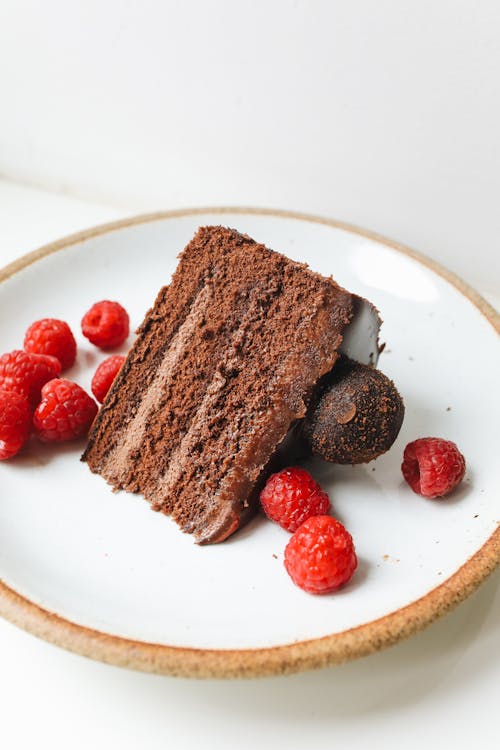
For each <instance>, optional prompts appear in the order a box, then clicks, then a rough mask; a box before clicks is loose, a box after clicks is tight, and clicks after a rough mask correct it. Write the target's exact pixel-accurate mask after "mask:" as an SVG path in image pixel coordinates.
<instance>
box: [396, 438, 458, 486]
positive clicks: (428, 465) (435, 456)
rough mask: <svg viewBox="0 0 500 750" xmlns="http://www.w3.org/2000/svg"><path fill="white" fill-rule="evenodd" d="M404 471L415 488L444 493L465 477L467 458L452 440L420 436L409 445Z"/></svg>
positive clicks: (404, 460) (406, 449)
mask: <svg viewBox="0 0 500 750" xmlns="http://www.w3.org/2000/svg"><path fill="white" fill-rule="evenodd" d="M401 471H402V472H403V476H404V478H405V479H406V481H407V482H408V484H409V485H410V487H411V488H412V490H413V492H416V493H417V494H418V495H423V496H424V497H430V498H435V497H443V495H447V494H448V493H450V492H451V491H452V490H453V489H454V488H455V487H456V486H457V485H458V484H460V482H461V481H462V479H463V478H464V474H465V459H464V457H463V456H462V454H461V453H460V451H459V450H458V448H457V446H456V445H455V443H452V442H451V441H450V440H443V439H442V438H432V437H426V438H420V439H419V440H414V441H413V443H408V445H407V446H406V448H405V451H404V456H403V463H402V464H401Z"/></svg>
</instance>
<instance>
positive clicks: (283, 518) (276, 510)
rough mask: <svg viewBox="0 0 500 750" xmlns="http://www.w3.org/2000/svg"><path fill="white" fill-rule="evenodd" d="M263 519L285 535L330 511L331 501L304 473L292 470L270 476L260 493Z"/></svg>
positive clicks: (309, 476) (303, 471) (301, 470)
mask: <svg viewBox="0 0 500 750" xmlns="http://www.w3.org/2000/svg"><path fill="white" fill-rule="evenodd" d="M260 502H261V505H262V507H263V509H264V512H265V513H266V515H267V516H268V517H269V518H270V519H271V520H272V521H276V523H279V525H280V526H282V527H283V528H284V529H286V530H287V531H295V530H296V529H298V528H299V526H300V524H301V523H303V522H304V521H305V520H306V519H307V518H310V516H319V515H325V514H326V513H328V512H329V511H330V507H331V506H330V500H329V499H328V495H327V494H326V492H323V490H322V489H321V487H320V486H319V484H318V483H317V482H315V481H314V479H313V478H312V476H311V475H310V474H309V472H307V471H306V470H305V469H300V468H299V467H298V466H292V467H290V468H287V469H282V471H279V472H278V473H277V474H273V475H272V476H270V477H269V479H268V480H267V483H266V486H265V487H264V489H263V490H262V492H261V493H260Z"/></svg>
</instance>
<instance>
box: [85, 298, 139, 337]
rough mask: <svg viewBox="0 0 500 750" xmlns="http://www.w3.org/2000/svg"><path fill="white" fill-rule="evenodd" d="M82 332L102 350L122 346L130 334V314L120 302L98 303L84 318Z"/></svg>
mask: <svg viewBox="0 0 500 750" xmlns="http://www.w3.org/2000/svg"><path fill="white" fill-rule="evenodd" d="M82 331H83V335H84V336H85V337H86V338H87V339H88V340H89V341H90V342H91V343H92V344H95V345H96V346H98V347H100V348H101V349H112V348H113V347H115V346H120V344H123V342H124V341H125V339H126V338H127V336H128V333H129V319H128V313H127V311H126V310H125V309H124V308H123V307H122V306H121V305H120V304H119V303H118V302H109V301H108V300H103V301H102V302H96V303H95V305H92V307H91V308H90V310H89V311H88V312H87V313H85V315H84V316H83V319H82Z"/></svg>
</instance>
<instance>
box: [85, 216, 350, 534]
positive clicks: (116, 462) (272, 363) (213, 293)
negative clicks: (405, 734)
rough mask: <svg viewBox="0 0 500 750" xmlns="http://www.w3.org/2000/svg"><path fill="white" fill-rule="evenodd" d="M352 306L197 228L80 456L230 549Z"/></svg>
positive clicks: (325, 287)
mask: <svg viewBox="0 0 500 750" xmlns="http://www.w3.org/2000/svg"><path fill="white" fill-rule="evenodd" d="M356 300H357V298H353V297H352V296H351V294H349V293H348V292H346V291H345V290H344V289H342V288H341V287H339V286H338V285H337V284H336V283H335V282H334V281H332V280H331V279H327V278H324V277H322V276H320V275H318V274H317V273H314V272H312V271H311V270H309V269H308V268H307V267H306V266H305V265H302V264H300V263H295V262H293V261H291V260H289V259H288V258H286V257H285V256H283V255H280V254H279V253H276V252H273V251H271V250H268V249H267V248H266V247H264V245H261V244H257V243H256V242H254V241H253V240H252V239H250V238H249V237H247V236H245V235H241V234H239V233H238V232H236V231H233V230H230V229H226V228H223V227H203V228H201V229H200V230H199V231H198V232H197V234H196V235H195V237H194V238H193V240H192V241H191V242H190V243H189V244H188V245H187V247H186V248H185V250H184V251H183V253H182V254H181V256H180V261H179V265H178V267H177V270H176V271H175V274H174V276H173V278H172V281H171V283H170V285H169V286H166V287H164V288H163V289H161V291H160V292H159V294H158V297H157V299H156V302H155V304H154V306H153V308H152V309H151V310H150V311H149V312H148V313H147V314H146V318H145V320H144V322H143V324H142V326H141V328H140V329H139V331H138V337H137V339H136V342H135V344H134V346H133V348H132V350H131V351H130V354H129V355H128V357H127V360H126V362H125V363H124V365H123V367H122V369H121V371H120V373H119V375H118V377H117V379H116V381H115V383H114V385H113V387H112V389H111V390H110V392H109V394H108V396H107V398H106V401H105V403H104V405H103V407H102V409H101V411H100V413H99V416H98V417H97V419H96V421H95V424H94V426H93V429H92V432H91V435H90V439H89V444H88V447H87V450H86V451H85V454H84V456H83V460H85V461H87V463H88V465H89V467H90V468H91V470H92V471H94V472H97V473H98V474H100V475H101V476H103V477H104V479H106V480H107V481H108V482H109V483H110V484H111V485H112V486H113V487H115V488H117V489H125V490H129V491H132V492H141V493H143V494H144V496H145V497H146V499H147V500H149V501H150V502H151V505H152V507H153V508H154V509H156V510H161V511H163V512H165V513H167V514H169V515H171V516H172V517H173V518H174V519H175V521H177V523H178V524H179V525H180V527H181V528H182V529H183V530H184V531H186V532H189V533H192V534H193V535H194V537H195V539H196V541H197V542H200V543H209V542H219V541H221V540H223V539H225V538H226V537H227V536H228V535H229V534H231V533H232V532H234V531H235V530H236V529H237V528H238V526H240V525H241V524H242V523H243V522H244V521H245V520H246V518H247V517H248V515H249V514H250V512H251V510H252V507H253V506H254V505H255V502H256V499H257V496H258V490H259V489H260V486H261V483H262V481H263V480H264V479H265V477H266V472H268V470H269V469H268V467H269V462H270V459H271V458H272V456H273V454H274V453H275V450H276V448H277V446H278V445H279V444H280V443H281V441H282V440H283V439H284V438H285V436H286V434H287V432H288V430H289V428H290V426H291V425H292V423H294V421H295V420H297V419H299V418H302V417H303V416H304V415H305V413H306V407H307V404H308V402H309V399H310V396H311V394H312V391H313V388H314V385H315V384H316V382H317V381H318V379H319V378H320V377H321V376H322V375H324V374H325V373H326V372H328V371H329V370H331V368H332V367H333V365H334V363H335V361H336V359H337V356H338V351H339V348H340V346H341V343H342V338H343V333H344V330H345V329H346V327H347V326H348V324H349V323H350V321H351V319H352V317H353V315H354V312H355V307H356V304H357V302H356Z"/></svg>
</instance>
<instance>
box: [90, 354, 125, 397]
mask: <svg viewBox="0 0 500 750" xmlns="http://www.w3.org/2000/svg"><path fill="white" fill-rule="evenodd" d="M124 362H125V357H122V356H121V355H120V354H114V355H113V356H112V357H108V358H107V359H105V360H104V362H101V364H100V365H99V367H98V368H97V370H96V371H95V373H94V377H93V378H92V393H93V394H94V396H95V397H96V399H97V400H98V401H99V402H100V403H101V404H102V402H103V401H104V399H105V398H106V396H107V394H108V391H109V389H110V388H111V385H112V384H113V380H114V379H115V378H116V376H117V374H118V370H119V369H120V367H121V366H122V364H123V363H124Z"/></svg>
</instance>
